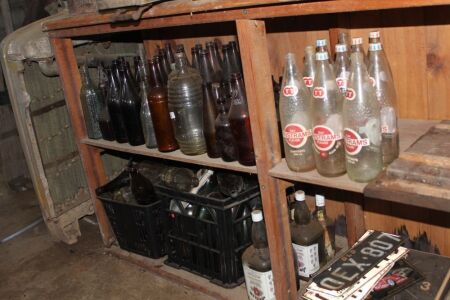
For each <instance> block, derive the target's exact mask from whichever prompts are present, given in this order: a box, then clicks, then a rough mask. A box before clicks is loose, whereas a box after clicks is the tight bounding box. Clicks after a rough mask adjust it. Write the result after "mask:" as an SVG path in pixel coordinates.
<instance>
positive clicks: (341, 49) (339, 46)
mask: <svg viewBox="0 0 450 300" xmlns="http://www.w3.org/2000/svg"><path fill="white" fill-rule="evenodd" d="M335 49H336V52H346V51H347V45H346V44H336V46H335Z"/></svg>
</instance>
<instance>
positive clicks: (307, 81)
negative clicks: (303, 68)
mask: <svg viewBox="0 0 450 300" xmlns="http://www.w3.org/2000/svg"><path fill="white" fill-rule="evenodd" d="M303 82H304V83H305V85H306V86H307V87H312V86H313V84H314V78H312V77H308V76H305V77H303Z"/></svg>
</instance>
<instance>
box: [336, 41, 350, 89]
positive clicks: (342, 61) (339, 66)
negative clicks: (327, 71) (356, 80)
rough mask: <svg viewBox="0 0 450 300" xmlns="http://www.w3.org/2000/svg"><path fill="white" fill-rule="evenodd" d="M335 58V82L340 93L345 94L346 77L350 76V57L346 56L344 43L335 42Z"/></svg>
mask: <svg viewBox="0 0 450 300" xmlns="http://www.w3.org/2000/svg"><path fill="white" fill-rule="evenodd" d="M335 50H336V51H335V52H336V59H335V60H334V65H333V69H334V75H336V84H337V86H338V88H339V91H341V93H343V94H345V91H346V90H347V83H348V78H349V77H350V59H349V56H348V51H347V45H346V44H336V49H335Z"/></svg>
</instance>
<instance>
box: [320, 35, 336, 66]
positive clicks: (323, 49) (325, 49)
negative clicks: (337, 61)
mask: <svg viewBox="0 0 450 300" xmlns="http://www.w3.org/2000/svg"><path fill="white" fill-rule="evenodd" d="M317 52H326V53H327V54H328V62H329V63H330V64H332V63H333V62H332V61H331V56H330V50H329V49H328V42H327V40H326V39H319V40H316V53H317Z"/></svg>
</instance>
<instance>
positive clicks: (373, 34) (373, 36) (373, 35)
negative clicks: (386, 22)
mask: <svg viewBox="0 0 450 300" xmlns="http://www.w3.org/2000/svg"><path fill="white" fill-rule="evenodd" d="M379 37H380V32H379V31H371V32H369V38H371V39H376V38H379Z"/></svg>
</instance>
